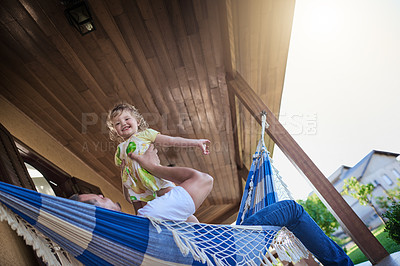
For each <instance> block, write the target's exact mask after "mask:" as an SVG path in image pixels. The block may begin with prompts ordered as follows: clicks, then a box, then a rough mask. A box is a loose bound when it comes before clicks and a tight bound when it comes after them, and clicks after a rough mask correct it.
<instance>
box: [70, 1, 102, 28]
mask: <svg viewBox="0 0 400 266" xmlns="http://www.w3.org/2000/svg"><path fill="white" fill-rule="evenodd" d="M64 13H65V16H66V17H67V19H68V21H69V23H70V24H71V25H72V26H74V28H75V29H77V30H78V31H79V32H80V34H82V35H85V34H88V33H89V32H92V31H94V30H95V29H96V28H95V26H94V24H93V18H92V15H91V14H90V11H89V8H88V6H87V5H86V3H85V2H83V1H81V2H79V3H77V4H75V5H73V6H71V7H69V8H67V9H66V10H65V11H64Z"/></svg>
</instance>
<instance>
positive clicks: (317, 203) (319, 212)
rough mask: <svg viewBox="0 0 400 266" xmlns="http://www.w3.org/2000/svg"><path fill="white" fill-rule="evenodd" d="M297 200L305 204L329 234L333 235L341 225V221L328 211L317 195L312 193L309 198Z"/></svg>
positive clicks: (305, 207) (306, 208) (304, 206)
mask: <svg viewBox="0 0 400 266" xmlns="http://www.w3.org/2000/svg"><path fill="white" fill-rule="evenodd" d="M297 202H298V203H299V204H300V205H301V206H303V208H304V209H305V210H306V211H307V212H308V214H309V215H310V216H311V217H312V218H313V219H314V221H315V222H316V223H317V224H318V225H319V227H321V229H322V230H323V231H324V232H325V234H326V235H327V236H331V235H332V233H333V232H335V230H336V229H337V228H338V227H339V222H338V221H337V220H336V219H335V217H333V215H332V214H331V213H330V212H329V211H328V209H327V208H326V207H325V205H324V204H323V203H322V201H321V200H320V199H319V198H318V197H317V195H315V194H312V195H311V196H309V197H308V198H307V200H305V201H304V200H298V201H297Z"/></svg>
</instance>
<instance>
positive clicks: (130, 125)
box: [112, 110, 138, 140]
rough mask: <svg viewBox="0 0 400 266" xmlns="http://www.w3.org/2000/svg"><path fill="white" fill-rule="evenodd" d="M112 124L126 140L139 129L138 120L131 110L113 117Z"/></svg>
mask: <svg viewBox="0 0 400 266" xmlns="http://www.w3.org/2000/svg"><path fill="white" fill-rule="evenodd" d="M112 124H113V126H114V129H115V131H117V134H118V135H119V136H120V137H122V138H123V139H124V140H126V139H128V138H129V137H130V136H132V135H133V134H135V133H136V132H137V131H138V124H137V120H136V118H135V117H134V116H132V114H131V113H130V112H129V111H126V110H125V111H122V113H121V114H120V115H119V116H116V117H114V118H113V119H112Z"/></svg>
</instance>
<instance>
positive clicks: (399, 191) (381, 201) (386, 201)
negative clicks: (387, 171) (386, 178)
mask: <svg viewBox="0 0 400 266" xmlns="http://www.w3.org/2000/svg"><path fill="white" fill-rule="evenodd" d="M385 193H386V195H387V196H386V197H384V196H380V197H375V200H376V203H377V204H378V206H379V207H380V208H382V209H389V207H390V206H391V205H393V204H395V203H396V202H398V201H400V178H398V179H397V186H396V187H395V188H393V189H388V190H386V191H385Z"/></svg>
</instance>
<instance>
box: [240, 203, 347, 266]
mask: <svg viewBox="0 0 400 266" xmlns="http://www.w3.org/2000/svg"><path fill="white" fill-rule="evenodd" d="M243 225H276V226H285V227H286V228H287V229H289V230H290V231H291V232H292V233H293V234H294V235H295V236H296V237H297V238H298V239H300V241H301V242H302V243H303V244H304V246H306V248H307V249H308V250H309V251H310V252H311V253H312V254H314V256H315V257H316V258H317V259H318V260H319V261H320V262H321V263H322V264H323V265H324V266H328V265H340V266H342V265H354V264H353V262H352V261H351V260H350V258H349V257H348V256H347V254H346V253H345V252H344V251H343V249H342V248H341V247H339V246H338V245H337V244H336V243H335V242H334V241H333V240H332V239H330V238H329V237H328V236H327V235H325V233H324V232H323V231H322V230H321V228H320V227H319V226H318V225H317V224H316V223H315V222H314V220H313V219H312V218H311V217H310V215H309V214H308V213H307V212H306V211H305V210H304V209H303V207H302V206H301V205H300V204H298V203H296V202H295V201H292V200H284V201H279V202H277V203H274V204H271V205H270V206H267V207H265V208H264V209H262V210H261V211H259V212H257V213H255V214H254V215H252V216H250V217H249V218H247V219H246V220H245V221H244V222H243Z"/></svg>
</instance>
